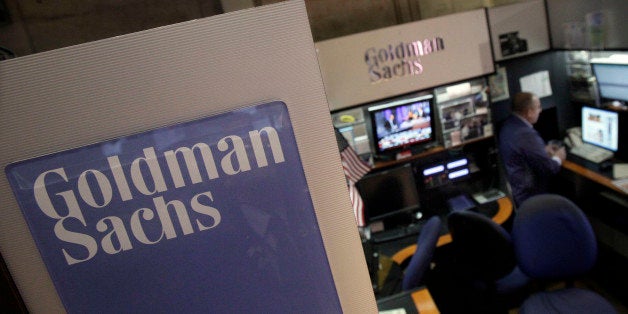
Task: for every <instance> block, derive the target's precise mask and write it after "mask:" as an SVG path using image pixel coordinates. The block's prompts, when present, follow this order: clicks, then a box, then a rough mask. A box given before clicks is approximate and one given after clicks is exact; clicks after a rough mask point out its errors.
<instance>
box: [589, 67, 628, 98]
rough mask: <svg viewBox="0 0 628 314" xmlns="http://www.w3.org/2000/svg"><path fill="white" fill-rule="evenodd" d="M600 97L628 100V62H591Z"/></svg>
mask: <svg viewBox="0 0 628 314" xmlns="http://www.w3.org/2000/svg"><path fill="white" fill-rule="evenodd" d="M591 67H592V68H593V74H594V75H595V78H596V80H597V84H598V89H599V93H600V97H601V98H603V99H605V100H608V101H612V100H619V101H624V102H626V101H628V80H626V78H628V64H621V63H591Z"/></svg>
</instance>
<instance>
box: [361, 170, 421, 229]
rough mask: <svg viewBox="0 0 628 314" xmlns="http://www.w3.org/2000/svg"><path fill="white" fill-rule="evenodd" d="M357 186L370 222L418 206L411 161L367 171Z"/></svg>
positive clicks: (407, 211)
mask: <svg viewBox="0 0 628 314" xmlns="http://www.w3.org/2000/svg"><path fill="white" fill-rule="evenodd" d="M356 187H357V188H358V190H359V191H360V196H361V197H362V199H363V200H364V211H365V216H366V219H367V221H369V222H373V221H376V220H381V219H383V218H386V217H390V216H393V215H396V214H400V213H412V212H414V211H417V210H418V209H419V192H418V187H417V185H416V182H415V180H414V172H413V171H412V167H411V166H410V164H405V165H404V166H400V167H396V168H392V169H389V170H384V171H380V172H375V173H372V174H368V175H366V176H364V177H363V178H362V179H360V181H358V183H357V184H356Z"/></svg>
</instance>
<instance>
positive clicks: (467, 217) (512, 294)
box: [447, 210, 529, 312]
mask: <svg viewBox="0 0 628 314" xmlns="http://www.w3.org/2000/svg"><path fill="white" fill-rule="evenodd" d="M447 225H448V227H449V232H450V233H451V236H452V240H453V241H452V249H453V250H452V251H453V258H454V263H453V264H452V265H451V266H450V268H451V269H450V272H451V273H453V274H454V275H453V276H454V277H452V279H451V280H452V281H453V282H452V284H455V285H457V286H459V287H460V288H459V290H457V291H456V293H457V296H456V297H457V298H458V299H457V300H458V302H459V303H460V306H461V307H463V309H464V310H466V311H468V310H471V311H472V312H496V311H500V310H507V309H509V308H513V307H516V306H518V305H519V303H520V302H521V300H522V299H523V297H524V296H525V295H526V294H525V293H526V290H525V288H526V287H527V285H528V283H529V278H528V277H527V276H526V275H524V274H523V273H522V272H521V271H520V270H519V269H518V268H517V261H516V257H515V252H514V247H513V243H512V239H511V236H510V234H509V233H508V232H507V231H506V230H505V229H504V228H503V227H502V226H500V225H499V224H497V223H496V222H494V221H493V220H491V219H490V218H489V217H487V216H486V215H483V214H480V213H477V212H474V211H470V210H463V211H455V212H452V213H451V214H449V215H448V218H447Z"/></svg>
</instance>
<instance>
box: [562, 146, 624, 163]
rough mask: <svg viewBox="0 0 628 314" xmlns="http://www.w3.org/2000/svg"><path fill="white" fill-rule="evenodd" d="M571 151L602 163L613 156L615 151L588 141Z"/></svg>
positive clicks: (581, 156)
mask: <svg viewBox="0 0 628 314" xmlns="http://www.w3.org/2000/svg"><path fill="white" fill-rule="evenodd" d="M569 153H570V154H573V155H576V156H578V157H580V158H584V159H586V160H589V161H592V162H594V163H601V162H603V161H605V160H607V159H611V158H613V152H611V151H609V150H606V149H604V148H600V147H597V146H595V145H591V144H587V143H583V144H581V145H578V146H574V147H573V148H572V149H571V150H570V151H569Z"/></svg>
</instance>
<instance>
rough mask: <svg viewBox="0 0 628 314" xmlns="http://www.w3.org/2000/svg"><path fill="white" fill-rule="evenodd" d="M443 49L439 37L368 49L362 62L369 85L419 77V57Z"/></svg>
mask: <svg viewBox="0 0 628 314" xmlns="http://www.w3.org/2000/svg"><path fill="white" fill-rule="evenodd" d="M444 49H445V44H444V42H443V39H442V38H441V37H434V38H431V39H424V40H417V41H412V42H400V43H398V44H389V45H388V46H385V47H370V48H368V49H366V51H365V52H364V62H365V63H366V65H367V67H368V75H369V79H370V82H371V84H376V83H380V82H383V81H388V80H392V79H396V78H401V77H406V76H414V75H421V73H423V63H422V62H421V57H423V56H427V55H430V54H432V53H437V52H439V51H442V50H444Z"/></svg>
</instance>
